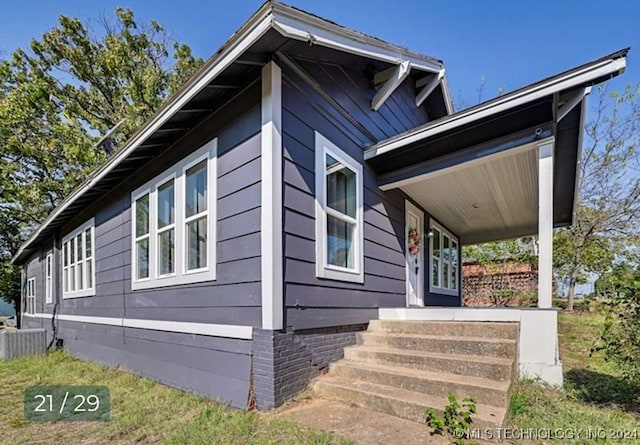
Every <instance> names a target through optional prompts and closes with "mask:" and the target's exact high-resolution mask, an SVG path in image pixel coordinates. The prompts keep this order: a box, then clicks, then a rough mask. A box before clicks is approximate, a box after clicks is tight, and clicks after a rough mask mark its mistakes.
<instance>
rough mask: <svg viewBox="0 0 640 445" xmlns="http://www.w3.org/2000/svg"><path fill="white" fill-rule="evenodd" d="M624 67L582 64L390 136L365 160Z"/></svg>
mask: <svg viewBox="0 0 640 445" xmlns="http://www.w3.org/2000/svg"><path fill="white" fill-rule="evenodd" d="M625 67H626V58H620V59H613V60H612V59H609V60H603V61H602V62H600V63H598V64H596V65H594V66H589V67H585V68H584V69H582V70H580V71H577V72H572V73H568V74H567V75H565V76H562V77H559V78H554V79H550V80H548V81H546V82H542V83H540V84H538V85H534V86H531V87H528V88H524V89H522V90H521V91H518V92H516V93H512V94H507V95H505V96H503V97H499V98H497V99H494V100H492V101H490V102H487V103H486V104H484V105H480V106H478V107H474V108H471V109H469V110H467V111H462V112H460V113H457V114H455V115H453V116H450V117H449V118H443V119H440V120H438V121H435V122H433V123H432V124H427V125H425V126H423V127H422V128H420V129H418V130H416V131H412V132H409V133H408V134H405V135H404V136H400V137H394V138H392V139H391V140H388V141H383V142H381V143H378V144H376V145H374V146H372V147H371V148H369V149H367V150H366V151H365V154H364V158H365V159H372V158H375V157H376V156H378V155H381V154H383V153H388V152H390V151H393V150H395V149H397V148H400V147H404V146H406V145H407V144H411V143H413V142H417V141H420V140H422V139H425V138H428V137H430V136H433V135H436V134H439V133H443V132H445V131H448V130H451V129H454V128H457V127H460V126H462V125H465V124H468V123H470V122H474V121H477V120H480V119H483V118H485V117H487V116H490V115H492V114H497V113H500V112H502V111H505V110H509V109H511V108H515V107H518V106H520V105H522V104H526V103H529V102H532V101H535V100H537V99H540V98H542V97H546V96H549V95H552V94H554V93H557V92H560V91H564V90H567V89H571V88H575V87H577V86H579V85H582V84H584V83H586V82H589V81H592V80H595V79H598V78H600V77H603V76H606V75H609V74H612V73H615V72H619V71H621V70H623V69H624V68H625Z"/></svg>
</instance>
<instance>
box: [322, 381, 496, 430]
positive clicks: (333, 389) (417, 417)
mask: <svg viewBox="0 0 640 445" xmlns="http://www.w3.org/2000/svg"><path fill="white" fill-rule="evenodd" d="M313 388H314V392H315V393H316V394H317V395H318V396H320V397H322V398H325V399H329V400H337V401H339V402H344V403H352V404H355V405H357V406H361V407H363V408H367V409H370V410H373V411H379V412H383V413H386V414H392V415H394V416H398V417H402V418H404V419H409V420H413V421H416V422H424V421H425V410H426V408H434V409H435V410H437V411H438V412H439V413H440V415H442V413H443V411H444V408H445V407H446V405H447V404H448V403H449V402H448V401H447V399H446V397H435V396H431V395H428V394H422V393H419V392H415V391H410V390H407V389H400V388H395V387H391V386H385V385H378V384H375V383H370V382H363V381H354V380H350V379H344V378H341V377H331V376H329V375H327V376H323V377H321V378H318V379H316V381H315V382H314V385H313ZM460 397H464V396H460ZM477 409H478V412H477V414H475V415H473V416H472V420H473V425H472V427H473V428H495V427H496V426H500V425H502V423H503V421H504V418H505V414H506V409H505V408H499V407H495V406H491V405H484V404H478V405H477Z"/></svg>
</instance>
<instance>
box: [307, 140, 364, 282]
mask: <svg viewBox="0 0 640 445" xmlns="http://www.w3.org/2000/svg"><path fill="white" fill-rule="evenodd" d="M315 150H316V159H315V175H316V275H317V276H318V277H321V278H329V279H334V280H343V281H354V282H359V283H362V282H363V281H364V273H363V269H364V266H363V263H364V254H363V210H362V208H363V204H362V199H363V198H362V196H363V189H362V187H363V180H362V165H361V164H360V163H358V162H357V161H355V160H354V159H353V158H352V157H350V156H349V155H347V154H346V153H345V152H343V151H342V150H340V149H339V148H338V147H337V146H336V145H334V144H333V143H331V142H330V141H329V140H328V139H326V138H325V137H323V136H322V135H320V134H319V133H316V147H315Z"/></svg>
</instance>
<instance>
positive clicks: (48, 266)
mask: <svg viewBox="0 0 640 445" xmlns="http://www.w3.org/2000/svg"><path fill="white" fill-rule="evenodd" d="M50 276H51V257H50V256H48V255H47V278H48V277H50Z"/></svg>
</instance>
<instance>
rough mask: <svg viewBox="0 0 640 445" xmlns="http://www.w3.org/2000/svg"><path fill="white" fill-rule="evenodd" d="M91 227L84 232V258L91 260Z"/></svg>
mask: <svg viewBox="0 0 640 445" xmlns="http://www.w3.org/2000/svg"><path fill="white" fill-rule="evenodd" d="M91 248H92V246H91V227H89V228H88V229H87V230H85V232H84V251H85V254H84V257H85V259H86V258H91V257H92V256H93V255H92V254H91Z"/></svg>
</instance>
